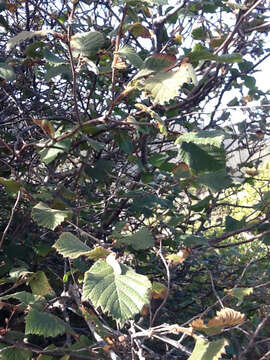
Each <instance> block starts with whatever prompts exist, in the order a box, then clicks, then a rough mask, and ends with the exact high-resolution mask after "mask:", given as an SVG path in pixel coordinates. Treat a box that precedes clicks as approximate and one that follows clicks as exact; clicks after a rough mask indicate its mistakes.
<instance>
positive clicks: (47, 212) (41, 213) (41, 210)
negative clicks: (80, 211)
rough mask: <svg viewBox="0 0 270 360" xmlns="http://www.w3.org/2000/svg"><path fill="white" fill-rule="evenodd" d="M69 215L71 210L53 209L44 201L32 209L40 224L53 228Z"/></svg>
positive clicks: (34, 217) (33, 215)
mask: <svg viewBox="0 0 270 360" xmlns="http://www.w3.org/2000/svg"><path fill="white" fill-rule="evenodd" d="M69 216H70V212H69V211H63V210H56V209H51V208H50V207H49V206H47V205H46V204H44V203H43V202H39V203H38V204H37V205H35V206H34V207H33V209H32V217H33V219H34V220H35V221H36V222H37V223H38V225H39V226H43V227H46V228H48V229H51V230H54V229H55V228H56V227H57V226H58V225H60V224H61V223H62V222H63V221H64V220H65V219H66V218H68V217H69Z"/></svg>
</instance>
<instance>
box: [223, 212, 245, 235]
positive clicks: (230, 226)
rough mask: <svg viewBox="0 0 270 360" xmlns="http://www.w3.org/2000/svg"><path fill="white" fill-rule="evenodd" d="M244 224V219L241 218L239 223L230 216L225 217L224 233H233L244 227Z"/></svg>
mask: <svg viewBox="0 0 270 360" xmlns="http://www.w3.org/2000/svg"><path fill="white" fill-rule="evenodd" d="M245 224H246V222H245V218H243V219H242V220H241V221H239V220H237V219H235V218H233V217H231V216H230V215H228V216H226V219H225V228H226V231H228V232H229V231H234V230H238V229H241V228H242V227H244V226H245Z"/></svg>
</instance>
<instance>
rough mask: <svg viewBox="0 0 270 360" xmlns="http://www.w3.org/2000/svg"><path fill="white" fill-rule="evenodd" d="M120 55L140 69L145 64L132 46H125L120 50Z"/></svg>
mask: <svg viewBox="0 0 270 360" xmlns="http://www.w3.org/2000/svg"><path fill="white" fill-rule="evenodd" d="M118 55H119V56H121V57H122V58H126V59H128V61H129V62H130V63H131V64H132V65H134V66H135V67H137V68H140V67H141V66H142V64H143V61H142V59H141V58H140V56H139V55H137V54H136V52H135V50H133V49H132V48H131V47H130V46H123V47H121V48H120V49H119V50H118Z"/></svg>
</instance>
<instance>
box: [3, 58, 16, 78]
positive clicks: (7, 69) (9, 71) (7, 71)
mask: <svg viewBox="0 0 270 360" xmlns="http://www.w3.org/2000/svg"><path fill="white" fill-rule="evenodd" d="M0 78H3V79H5V80H6V81H13V80H15V79H16V74H15V72H14V70H13V67H12V66H10V65H8V64H6V63H3V62H1V63H0Z"/></svg>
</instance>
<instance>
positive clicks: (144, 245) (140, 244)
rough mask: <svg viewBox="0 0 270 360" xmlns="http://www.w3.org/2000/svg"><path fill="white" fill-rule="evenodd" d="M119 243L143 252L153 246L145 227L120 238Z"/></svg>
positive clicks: (153, 242) (150, 235)
mask: <svg viewBox="0 0 270 360" xmlns="http://www.w3.org/2000/svg"><path fill="white" fill-rule="evenodd" d="M118 241H119V243H124V244H127V245H131V246H132V247H133V249H135V250H144V249H148V248H151V247H153V246H154V244H155V240H154V238H153V235H152V233H151V231H149V230H148V229H147V227H142V228H141V229H139V230H138V231H137V232H136V233H135V234H133V235H131V236H121V237H120V238H119V240H118Z"/></svg>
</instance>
